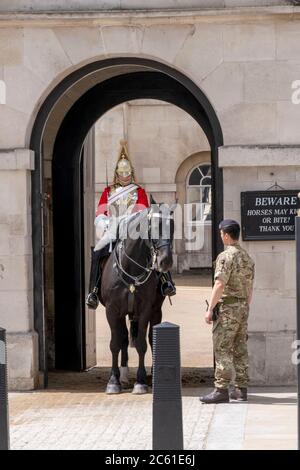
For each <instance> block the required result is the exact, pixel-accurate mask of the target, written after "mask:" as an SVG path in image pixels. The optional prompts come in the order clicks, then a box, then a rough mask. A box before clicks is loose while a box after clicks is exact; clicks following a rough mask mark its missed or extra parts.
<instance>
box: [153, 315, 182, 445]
mask: <svg viewBox="0 0 300 470" xmlns="http://www.w3.org/2000/svg"><path fill="white" fill-rule="evenodd" d="M152 442H153V450H183V429H182V401H181V370H180V345H179V326H178V325H174V324H172V323H168V322H163V323H161V324H160V325H156V326H155V327H154V328H153V425H152Z"/></svg>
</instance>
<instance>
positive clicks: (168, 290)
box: [161, 281, 176, 297]
mask: <svg viewBox="0 0 300 470" xmlns="http://www.w3.org/2000/svg"><path fill="white" fill-rule="evenodd" d="M161 293H162V295H163V296H164V297H166V296H168V297H172V296H173V295H175V294H176V287H175V286H174V284H172V282H171V281H166V282H164V283H163V284H162V285H161Z"/></svg>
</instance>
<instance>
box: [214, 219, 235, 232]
mask: <svg viewBox="0 0 300 470" xmlns="http://www.w3.org/2000/svg"><path fill="white" fill-rule="evenodd" d="M233 227H234V228H236V227H237V228H240V224H239V223H238V222H237V221H236V220H233V219H224V220H222V222H220V223H219V229H220V230H224V229H226V228H233Z"/></svg>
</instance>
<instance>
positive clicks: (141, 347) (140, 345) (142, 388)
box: [132, 319, 148, 395]
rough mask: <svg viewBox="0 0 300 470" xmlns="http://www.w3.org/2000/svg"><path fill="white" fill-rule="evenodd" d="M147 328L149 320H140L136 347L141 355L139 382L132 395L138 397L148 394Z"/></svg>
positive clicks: (138, 372)
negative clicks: (146, 367) (146, 366)
mask: <svg viewBox="0 0 300 470" xmlns="http://www.w3.org/2000/svg"><path fill="white" fill-rule="evenodd" d="M147 326H148V320H147V321H141V319H139V325H138V335H137V338H136V340H135V347H136V350H137V352H138V355H139V366H138V370H137V381H136V383H135V384H134V387H133V390H132V393H134V394H137V395H141V394H143V393H147V392H148V385H147V372H146V369H145V354H146V351H147V341H146V335H147Z"/></svg>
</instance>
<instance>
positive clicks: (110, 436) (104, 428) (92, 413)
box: [9, 368, 297, 450]
mask: <svg viewBox="0 0 300 470" xmlns="http://www.w3.org/2000/svg"><path fill="white" fill-rule="evenodd" d="M132 372H133V371H132ZM183 372H184V374H183V375H184V376H185V375H188V374H189V372H188V371H187V370H184V371H183ZM108 373H109V370H108V369H102V368H101V369H93V370H92V371H90V372H87V373H79V374H71V373H68V374H50V387H49V389H48V390H46V391H44V390H42V391H35V392H26V393H10V395H9V409H10V426H11V427H10V434H11V436H10V437H11V448H12V449H15V450H17V449H106V450H109V449H112V450H118V449H129V450H130V449H132V450H134V449H135V450H138V449H151V445H152V395H151V393H149V394H147V395H143V396H136V395H132V394H131V392H130V391H129V390H128V391H127V392H123V393H122V394H120V395H116V396H106V395H105V393H104V387H105V381H106V377H107V375H108ZM195 374H196V375H197V371H196V372H195ZM198 379H199V380H202V383H201V385H202V386H200V385H199V384H198V386H193V387H191V386H188V387H187V386H184V387H183V390H182V391H183V397H182V402H183V427H184V446H185V449H186V450H188V449H189V450H197V449H199V450H200V449H296V445H297V438H296V413H297V410H296V392H295V390H294V389H290V388H278V389H277V388H276V389H274V388H253V389H251V390H250V396H249V403H230V404H222V405H203V404H201V403H200V402H199V400H198V396H199V395H202V394H203V393H205V392H206V391H207V390H208V388H209V387H208V385H209V384H210V382H211V378H210V377H209V376H208V375H206V376H205V374H203V377H202V379H201V372H200V371H198ZM132 380H133V373H132Z"/></svg>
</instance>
